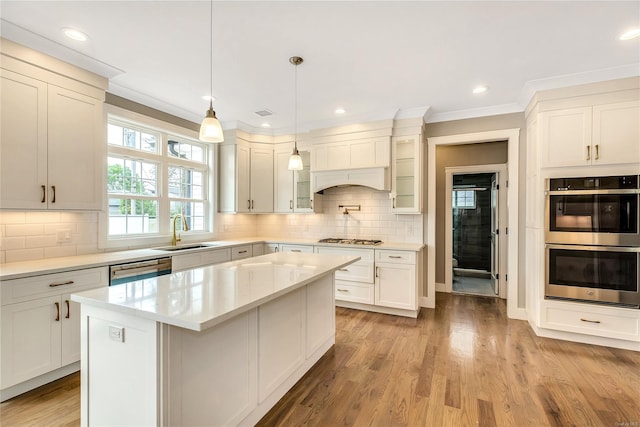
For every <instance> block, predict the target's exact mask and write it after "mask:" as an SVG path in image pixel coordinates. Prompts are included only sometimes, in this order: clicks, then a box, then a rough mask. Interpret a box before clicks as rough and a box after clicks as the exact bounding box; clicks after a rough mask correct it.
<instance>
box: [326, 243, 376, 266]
mask: <svg viewBox="0 0 640 427" xmlns="http://www.w3.org/2000/svg"><path fill="white" fill-rule="evenodd" d="M316 252H317V253H319V254H333V255H347V256H359V257H360V261H358V263H360V262H366V261H373V260H374V255H373V249H350V248H338V247H335V246H316ZM351 265H353V264H351Z"/></svg>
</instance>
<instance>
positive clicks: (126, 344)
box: [71, 253, 359, 426]
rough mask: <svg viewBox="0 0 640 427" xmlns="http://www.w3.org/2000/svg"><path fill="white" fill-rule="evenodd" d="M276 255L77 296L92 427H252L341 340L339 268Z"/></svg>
mask: <svg viewBox="0 0 640 427" xmlns="http://www.w3.org/2000/svg"><path fill="white" fill-rule="evenodd" d="M358 259H359V258H358V257H349V256H336V255H321V254H304V253H293V254H292V253H275V254H269V255H264V256H259V257H254V258H249V259H244V260H240V261H234V262H229V263H225V264H219V265H215V266H208V267H203V268H196V269H193V270H188V271H183V272H178V273H173V274H171V275H166V276H160V277H156V278H151V279H145V280H139V281H134V282H128V283H124V284H121V285H117V286H111V287H108V288H101V289H95V290H91V291H86V292H81V293H77V294H74V295H72V297H71V299H72V300H73V301H76V302H79V303H80V304H81V305H82V314H81V316H82V326H81V330H82V347H81V390H82V391H81V408H82V409H81V411H82V412H81V419H82V425H88V426H89V425H111V426H117V425H137V426H143V425H149V426H155V425H157V426H159V425H208V426H229V425H253V424H255V423H256V422H257V421H258V420H259V419H260V418H261V417H262V416H263V415H264V414H266V413H267V412H268V411H269V409H271V407H273V405H275V403H276V402H277V401H278V400H279V399H280V398H281V397H282V396H283V395H284V394H285V393H286V392H287V391H288V390H289V389H290V388H291V387H292V386H293V385H294V384H295V383H296V381H298V380H299V379H300V378H301V377H302V376H303V375H304V373H306V372H307V371H308V370H309V369H310V368H311V367H312V366H313V365H314V364H315V363H316V362H317V361H318V360H319V359H320V358H321V357H322V355H324V354H325V353H326V351H327V350H329V348H331V346H332V345H333V344H334V343H335V307H334V274H333V273H334V272H335V271H336V270H338V269H340V268H344V267H345V266H347V265H349V264H351V263H353V262H355V261H357V260H358Z"/></svg>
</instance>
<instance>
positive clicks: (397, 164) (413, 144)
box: [391, 135, 423, 214]
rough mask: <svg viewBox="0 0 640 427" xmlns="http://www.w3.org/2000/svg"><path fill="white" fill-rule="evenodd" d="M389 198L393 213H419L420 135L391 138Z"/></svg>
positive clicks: (421, 155) (421, 148) (420, 203)
mask: <svg viewBox="0 0 640 427" xmlns="http://www.w3.org/2000/svg"><path fill="white" fill-rule="evenodd" d="M391 154H392V167H391V174H392V175H391V176H392V182H391V186H392V187H391V199H392V210H393V212H394V213H398V214H402V213H406V214H416V213H421V212H422V209H423V204H422V187H421V183H422V157H423V145H422V138H421V137H420V135H415V136H394V137H392V138H391Z"/></svg>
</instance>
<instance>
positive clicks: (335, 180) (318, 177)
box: [311, 168, 391, 193]
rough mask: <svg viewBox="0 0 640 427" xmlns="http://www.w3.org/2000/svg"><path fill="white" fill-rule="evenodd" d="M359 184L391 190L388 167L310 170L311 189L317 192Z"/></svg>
mask: <svg viewBox="0 0 640 427" xmlns="http://www.w3.org/2000/svg"><path fill="white" fill-rule="evenodd" d="M352 185H361V186H364V187H370V188H373V189H376V190H382V191H391V177H390V173H389V168H365V169H349V170H336V171H321V172H311V190H312V191H313V192H314V193H317V192H319V191H322V190H326V189H327V188H331V187H344V186H352Z"/></svg>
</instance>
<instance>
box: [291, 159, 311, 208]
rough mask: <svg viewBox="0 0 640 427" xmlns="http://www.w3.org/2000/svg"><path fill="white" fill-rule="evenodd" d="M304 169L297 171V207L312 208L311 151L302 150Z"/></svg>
mask: <svg viewBox="0 0 640 427" xmlns="http://www.w3.org/2000/svg"><path fill="white" fill-rule="evenodd" d="M300 157H302V165H303V169H302V170H301V171H297V172H296V180H295V181H296V197H295V203H296V206H295V209H311V173H310V172H311V153H310V152H309V151H300Z"/></svg>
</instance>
